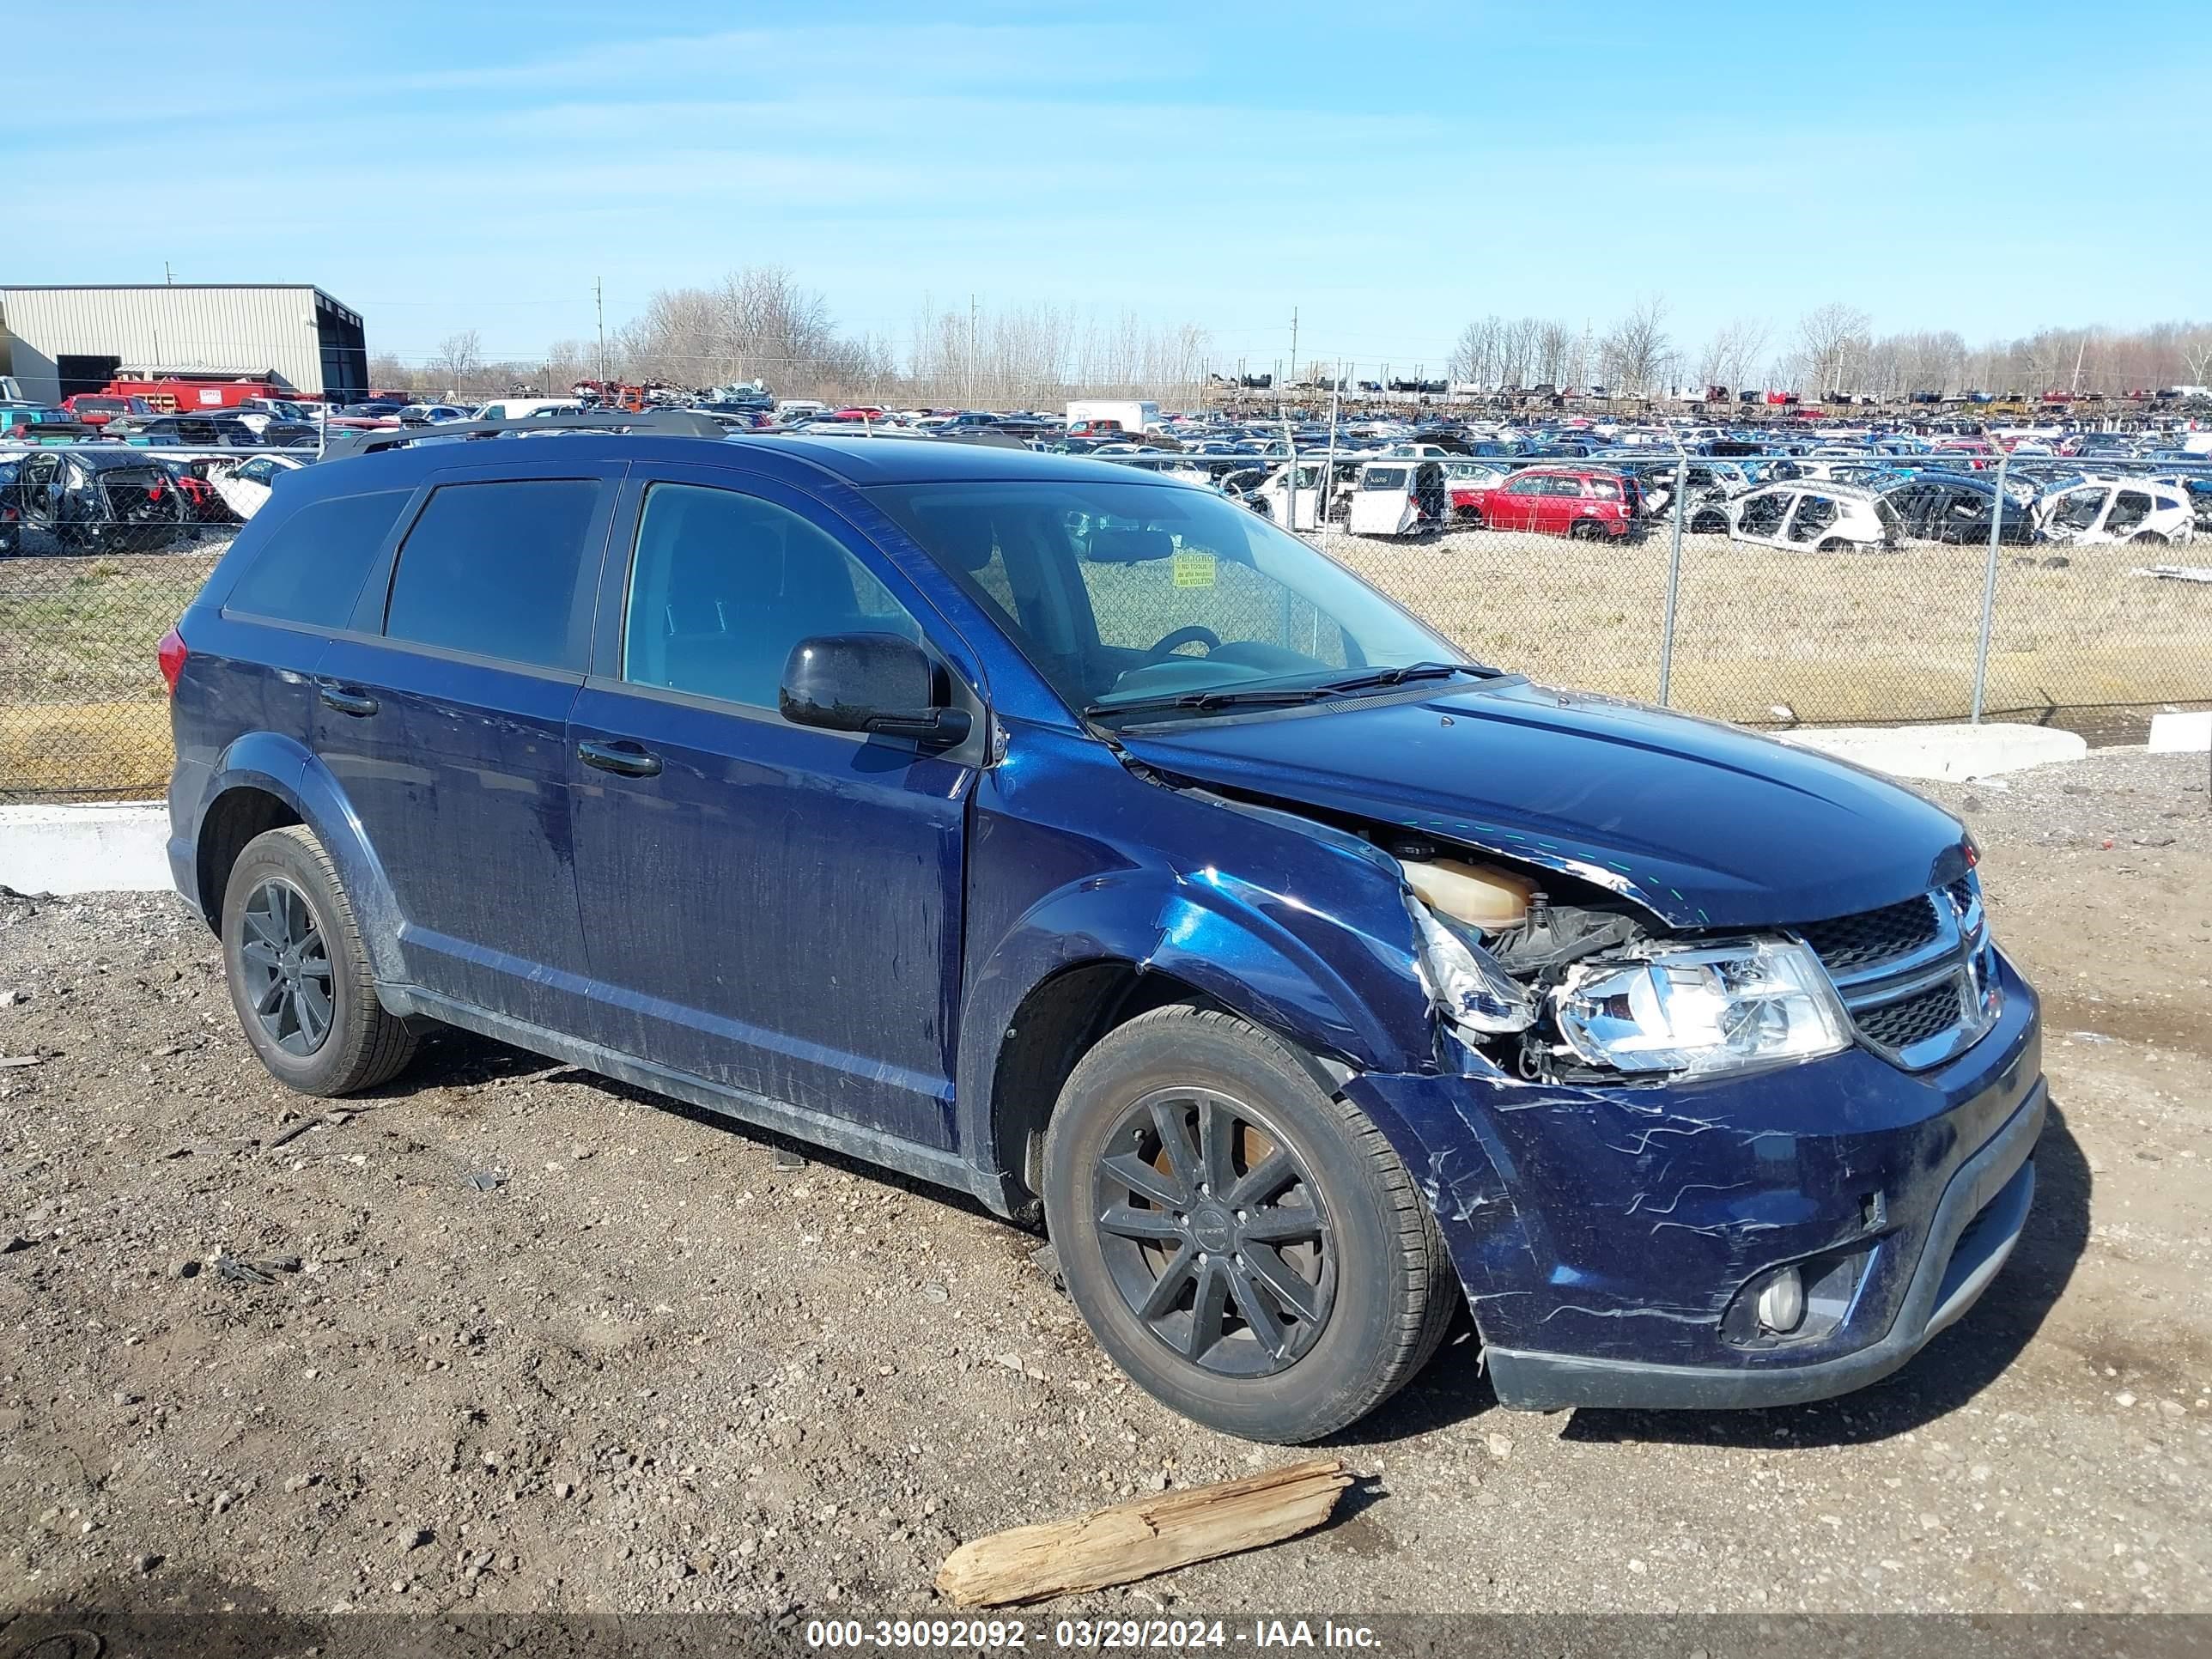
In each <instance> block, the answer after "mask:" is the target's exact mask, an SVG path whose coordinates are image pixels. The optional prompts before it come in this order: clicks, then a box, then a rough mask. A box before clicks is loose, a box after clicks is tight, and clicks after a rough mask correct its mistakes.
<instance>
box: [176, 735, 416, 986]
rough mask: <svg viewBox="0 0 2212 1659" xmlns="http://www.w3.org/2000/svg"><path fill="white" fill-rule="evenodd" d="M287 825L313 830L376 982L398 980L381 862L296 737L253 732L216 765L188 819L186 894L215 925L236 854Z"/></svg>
mask: <svg viewBox="0 0 2212 1659" xmlns="http://www.w3.org/2000/svg"><path fill="white" fill-rule="evenodd" d="M287 824H300V825H301V826H303V827H305V828H306V829H308V830H309V831H310V832H312V833H313V836H314V837H315V839H316V840H318V841H319V842H321V843H322V844H323V847H324V849H325V851H326V852H328V853H329V854H330V855H331V862H332V863H333V864H334V865H336V866H337V871H338V878H339V879H340V881H341V882H342V883H343V884H344V887H345V890H346V896H347V898H348V899H349V901H350V902H352V905H353V908H354V915H355V917H356V921H357V923H358V925H359V927H360V929H361V936H362V944H363V945H364V946H365V947H366V949H367V951H368V957H369V962H370V963H371V965H372V966H373V968H374V970H375V974H376V977H377V978H378V980H379V981H399V980H403V979H404V977H405V975H404V970H403V968H402V965H401V962H400V957H399V941H398V930H399V921H400V916H399V911H398V904H397V903H396V902H395V901H394V899H393V897H392V884H391V881H390V879H389V878H387V877H386V874H385V872H384V866H383V863H382V861H381V860H380V859H378V857H377V856H376V854H375V852H374V849H372V848H370V846H369V844H368V835H367V832H366V831H365V830H364V829H362V823H361V818H360V817H359V815H358V814H357V813H356V812H355V811H354V809H353V804H352V802H351V801H350V800H349V799H347V797H346V794H345V791H344V789H343V787H341V786H340V784H339V782H338V780H337V778H336V777H335V776H334V775H332V774H331V770H330V769H329V768H328V767H326V766H325V765H324V764H323V763H322V762H321V761H320V760H319V759H318V758H317V757H315V756H314V755H313V753H311V752H310V751H309V750H307V748H306V746H305V745H304V744H301V743H300V742H298V741H297V740H296V739H295V738H286V737H279V736H277V735H276V734H275V733H273V732H252V733H249V734H247V735H246V736H245V737H242V738H239V739H238V740H237V741H236V742H234V743H233V744H231V745H230V746H229V747H228V749H226V750H223V752H222V758H221V759H220V760H219V761H218V762H217V763H216V767H215V769H214V771H213V775H211V776H210V778H209V780H208V783H207V786H206V787H205V788H204V791H203V792H202V793H201V796H200V801H199V805H198V807H197V811H195V813H194V815H193V826H194V827H193V837H192V839H193V849H192V870H193V879H194V884H195V886H196V888H197V891H196V892H195V893H193V894H191V895H189V896H191V897H192V898H194V899H195V900H196V901H197V902H198V905H199V908H200V914H201V915H202V917H203V918H204V920H206V921H207V922H208V924H209V925H210V927H217V928H219V927H221V925H222V896H223V885H224V883H225V881H226V879H227V878H228V874H229V872H230V869H231V866H233V865H234V864H235V863H236V862H237V859H238V854H240V852H242V851H243V850H244V849H245V848H246V844H247V843H248V842H251V841H252V839H253V837H254V836H258V835H260V834H263V833H264V832H265V831H267V830H270V829H278V828H281V827H283V826H285V825H287Z"/></svg>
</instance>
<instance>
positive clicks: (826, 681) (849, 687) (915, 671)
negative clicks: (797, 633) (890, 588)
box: [776, 634, 969, 749]
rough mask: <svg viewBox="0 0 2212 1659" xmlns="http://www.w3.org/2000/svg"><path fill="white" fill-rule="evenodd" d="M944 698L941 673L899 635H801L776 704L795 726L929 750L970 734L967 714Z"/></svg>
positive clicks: (947, 697) (927, 656)
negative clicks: (901, 741)
mask: <svg viewBox="0 0 2212 1659" xmlns="http://www.w3.org/2000/svg"><path fill="white" fill-rule="evenodd" d="M950 702H951V697H950V696H949V695H948V694H947V690H946V687H945V673H944V671H943V670H942V669H940V668H939V666H938V665H937V664H936V663H935V662H934V661H933V660H932V659H931V658H930V655H929V653H927V652H926V651H924V650H923V649H922V648H921V647H920V646H919V645H917V644H915V642H914V641H912V640H909V639H907V638H904V637H903V636H902V635H897V634H832V635H823V636H821V637H817V638H815V639H808V640H801V641H799V643H798V644H797V645H795V646H793V647H792V648H791V655H790V656H789V657H788V658H787V659H786V660H785V662H784V665H783V684H782V685H781V687H780V688H779V690H778V691H777V693H776V707H777V708H779V709H780V710H781V711H782V714H783V717H784V719H786V720H789V721H790V722H791V723H792V724H793V725H794V726H819V727H821V728H822V729H823V730H824V731H829V732H869V733H871V734H872V735H874V736H877V737H885V738H908V739H909V740H911V741H913V742H915V743H917V744H921V745H922V746H923V747H924V748H927V749H949V748H951V746H952V745H953V744H957V743H958V742H960V741H962V740H963V738H966V737H967V735H968V729H969V719H968V714H967V712H966V711H965V710H963V709H959V708H950V707H948V706H947V705H948V704H949V703H950Z"/></svg>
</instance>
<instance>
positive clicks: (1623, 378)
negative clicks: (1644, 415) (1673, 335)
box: [1598, 295, 1674, 398]
mask: <svg viewBox="0 0 2212 1659" xmlns="http://www.w3.org/2000/svg"><path fill="white" fill-rule="evenodd" d="M1666 322H1667V301H1666V300H1665V298H1664V297H1663V296H1658V295H1655V296H1653V297H1652V298H1650V299H1639V300H1638V301H1636V303H1635V305H1634V306H1633V307H1631V308H1630V310H1629V313H1628V315H1626V317H1624V318H1622V319H1620V321H1619V322H1617V323H1615V324H1614V325H1613V327H1612V328H1611V329H1610V330H1609V331H1607V334H1606V337H1605V339H1604V341H1603V342H1602V343H1601V344H1600V346H1599V347H1598V370H1599V373H1600V374H1602V375H1603V376H1604V379H1605V384H1606V389H1607V391H1609V392H1613V394H1614V395H1615V396H1620V395H1622V394H1626V395H1627V396H1629V397H1632V398H1648V397H1650V396H1651V395H1652V394H1653V393H1655V392H1657V391H1658V390H1659V389H1660V385H1661V382H1662V380H1663V379H1664V378H1665V374H1666V371H1667V366H1668V363H1669V362H1672V361H1673V356H1674V346H1673V343H1672V342H1671V341H1670V340H1669V339H1668V336H1667V328H1666Z"/></svg>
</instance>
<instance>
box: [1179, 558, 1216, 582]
mask: <svg viewBox="0 0 2212 1659" xmlns="http://www.w3.org/2000/svg"><path fill="white" fill-rule="evenodd" d="M1175 585H1176V586H1177V587H1211V586H1213V555H1212V554H1211V553H1200V552H1187V553H1178V554H1176V556H1175Z"/></svg>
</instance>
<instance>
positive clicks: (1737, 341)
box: [1698, 317, 1767, 392]
mask: <svg viewBox="0 0 2212 1659" xmlns="http://www.w3.org/2000/svg"><path fill="white" fill-rule="evenodd" d="M1766 333H1767V330H1766V325H1765V322H1763V321H1762V320H1760V319H1758V318H1755V317H1739V318H1736V319H1735V320H1734V321H1732V322H1727V323H1723V324H1722V325H1721V326H1720V327H1719V328H1717V329H1716V330H1715V331H1713V335H1712V337H1711V339H1709V340H1707V341H1706V342H1705V350H1704V351H1703V352H1701V353H1700V354H1699V357H1698V379H1699V380H1702V381H1703V382H1705V385H1707V386H1727V387H1728V388H1729V390H1730V391H1732V392H1741V391H1742V390H1743V389H1744V386H1745V385H1746V384H1747V382H1748V381H1749V380H1751V379H1752V378H1753V375H1754V374H1757V372H1758V364H1759V357H1760V356H1761V354H1763V353H1764V352H1765V349H1766Z"/></svg>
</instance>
